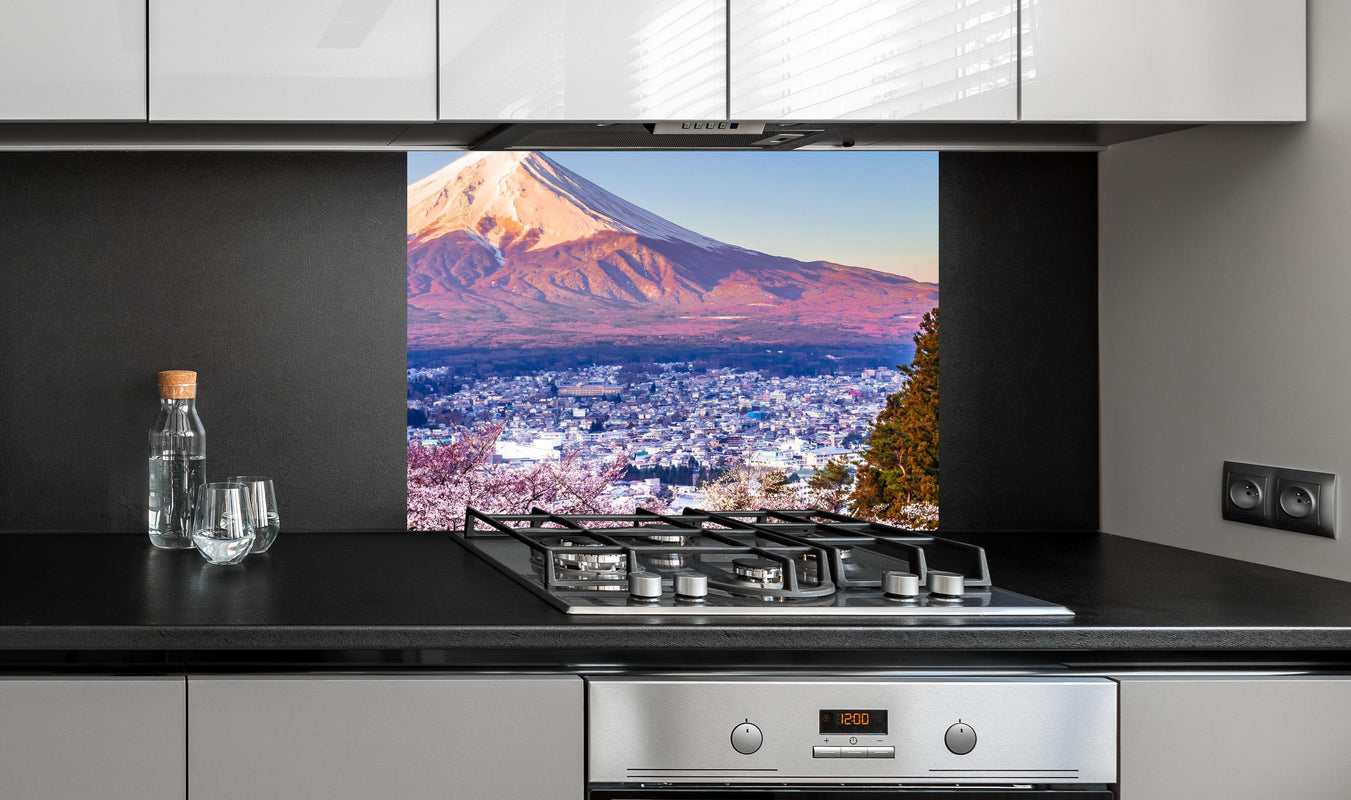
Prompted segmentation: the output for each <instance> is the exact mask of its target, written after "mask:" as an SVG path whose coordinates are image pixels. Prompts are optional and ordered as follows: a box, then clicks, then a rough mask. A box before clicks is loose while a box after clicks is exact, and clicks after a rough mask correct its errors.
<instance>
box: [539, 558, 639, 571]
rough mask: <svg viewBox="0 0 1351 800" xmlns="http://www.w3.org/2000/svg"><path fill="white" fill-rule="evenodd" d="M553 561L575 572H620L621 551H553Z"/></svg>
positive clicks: (622, 565)
mask: <svg viewBox="0 0 1351 800" xmlns="http://www.w3.org/2000/svg"><path fill="white" fill-rule="evenodd" d="M554 563H555V564H557V565H558V566H559V567H560V568H562V569H568V570H574V571H576V572H598V573H608V572H615V573H622V572H623V571H624V554H623V553H555V554H554Z"/></svg>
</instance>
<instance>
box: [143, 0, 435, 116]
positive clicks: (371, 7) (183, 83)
mask: <svg viewBox="0 0 1351 800" xmlns="http://www.w3.org/2000/svg"><path fill="white" fill-rule="evenodd" d="M149 1H150V119H151V120H152V121H153V120H160V121H170V120H176V121H226V122H291V121H324V122H375V121H418V120H423V121H430V120H434V119H435V118H436V0H229V1H228V2H221V0H149Z"/></svg>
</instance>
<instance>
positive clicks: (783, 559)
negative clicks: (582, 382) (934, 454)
mask: <svg viewBox="0 0 1351 800" xmlns="http://www.w3.org/2000/svg"><path fill="white" fill-rule="evenodd" d="M451 535H452V536H454V537H455V538H457V539H459V540H461V541H462V542H463V543H464V544H465V545H466V546H468V547H469V548H470V549H472V550H474V551H475V552H477V553H478V554H479V555H481V556H483V557H484V558H486V559H487V560H488V561H489V562H491V563H493V564H494V565H495V566H497V567H498V568H499V569H501V570H502V571H504V572H506V573H507V574H509V575H511V576H512V577H513V578H515V579H516V580H518V581H520V582H521V583H523V584H525V585H526V586H528V587H529V588H531V589H532V590H533V591H535V592H537V593H539V594H541V595H542V596H544V597H545V598H546V599H548V600H549V601H550V602H552V603H553V604H554V605H556V606H558V607H560V608H562V609H564V610H565V611H567V612H568V613H582V614H588V613H589V614H605V613H608V614H632V613H649V614H784V613H797V614H815V615H840V614H875V615H887V616H890V615H897V614H907V615H943V616H961V615H987V614H1004V615H1013V614H1025V615H1034V616H1044V615H1059V616H1066V615H1070V613H1071V612H1069V610H1068V609H1065V608H1064V607H1062V606H1056V605H1054V604H1051V603H1045V602H1043V601H1040V600H1036V599H1034V598H1030V597H1026V596H1024V595H1018V594H1014V593H1012V592H1007V591H1004V590H1000V589H997V588H995V587H993V586H991V584H990V572H989V567H988V565H987V563H986V559H985V551H984V550H982V549H981V548H979V547H976V546H974V545H969V544H965V543H962V542H956V541H951V540H947V539H941V538H938V537H935V536H931V535H928V534H923V533H916V532H914V531H908V530H904V529H901V528H897V527H893V526H890V525H886V524H883V523H879V522H870V521H866V520H860V519H855V518H852V517H847V516H844V515H841V514H833V513H830V512H826V511H820V510H807V511H797V510H771V509H762V510H756V511H704V510H698V509H686V510H685V511H683V512H682V513H679V514H659V513H656V512H653V511H648V510H645V509H638V510H637V511H635V512H634V513H632V514H553V513H550V512H548V511H544V510H542V509H538V508H536V509H532V510H531V511H530V513H528V514H486V513H484V512H481V511H478V510H477V509H474V508H470V509H468V510H467V512H466V514H465V528H464V531H463V532H452V534H451ZM930 584H931V585H930ZM926 585H930V586H929V590H922V589H916V588H913V587H924V586H926ZM906 586H909V587H912V588H911V589H910V590H904V589H896V588H895V587H906ZM953 587H956V588H953ZM625 590H627V591H625Z"/></svg>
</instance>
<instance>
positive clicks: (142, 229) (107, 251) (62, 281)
mask: <svg viewBox="0 0 1351 800" xmlns="http://www.w3.org/2000/svg"><path fill="white" fill-rule="evenodd" d="M404 175H405V167H404V157H403V155H402V154H399V153H388V154H345V153H344V154H298V153H286V154H280V153H145V154H130V153H75V154H51V153H42V154H3V155H0V265H3V266H2V267H0V286H2V287H3V288H0V365H2V366H3V368H2V369H0V372H2V373H3V378H2V379H0V529H3V530H111V531H143V530H145V524H146V514H145V501H146V480H147V478H146V474H147V473H146V462H145V458H146V456H147V453H148V443H147V441H146V435H147V432H148V430H149V428H150V423H151V421H152V419H153V418H154V416H155V411H156V405H157V402H158V401H157V399H156V398H157V394H156V388H155V373H156V372H157V371H159V370H162V369H195V370H197V371H198V373H199V377H198V392H199V394H198V407H199V411H200V413H201V416H202V420H203V422H204V423H205V425H206V431H207V474H208V477H209V478H211V479H217V480H219V479H224V478H225V477H227V476H228V475H231V474H237V473H240V472H246V473H261V474H267V475H272V476H274V477H275V478H276V481H277V494H278V504H279V505H280V507H281V513H282V526H283V528H286V529H289V530H313V529H359V528H384V529H402V528H403V527H405V513H406V509H405V495H404V486H405V484H406V477H405V475H406V473H405V454H404V450H405V444H404V442H405V436H404V425H405V419H404V416H405V414H404V400H403V398H404V396H405V391H406V388H405V375H404V359H405V325H406V323H405V319H406V318H405V312H404V308H405V301H404V285H405V277H404V274H405V267H404V263H405V255H404V241H405V238H406V236H405V228H406V225H405V213H406V212H405V206H406V200H405V195H406V191H405V180H404Z"/></svg>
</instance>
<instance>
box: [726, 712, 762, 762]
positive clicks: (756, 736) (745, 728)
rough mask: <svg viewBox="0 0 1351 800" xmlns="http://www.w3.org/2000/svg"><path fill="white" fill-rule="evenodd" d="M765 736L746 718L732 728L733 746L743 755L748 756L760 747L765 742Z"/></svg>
mask: <svg viewBox="0 0 1351 800" xmlns="http://www.w3.org/2000/svg"><path fill="white" fill-rule="evenodd" d="M764 740H765V739H764V736H762V735H761V734H760V729H759V728H757V727H756V726H755V725H753V724H751V721H750V720H746V721H745V722H743V723H741V724H740V725H738V726H736V727H735V728H733V729H732V747H734V748H736V751H737V752H738V753H740V754H742V755H743V756H748V755H750V754H751V753H754V752H755V751H756V750H759V749H760V745H761V744H762V743H763V742H764Z"/></svg>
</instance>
